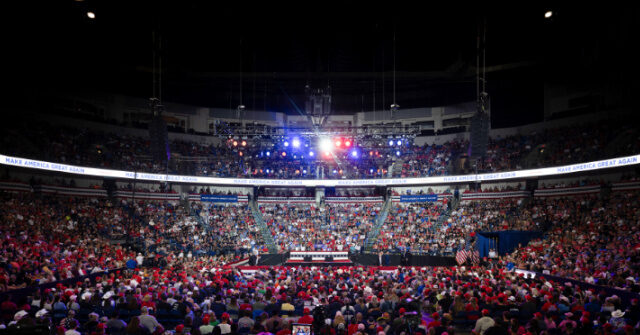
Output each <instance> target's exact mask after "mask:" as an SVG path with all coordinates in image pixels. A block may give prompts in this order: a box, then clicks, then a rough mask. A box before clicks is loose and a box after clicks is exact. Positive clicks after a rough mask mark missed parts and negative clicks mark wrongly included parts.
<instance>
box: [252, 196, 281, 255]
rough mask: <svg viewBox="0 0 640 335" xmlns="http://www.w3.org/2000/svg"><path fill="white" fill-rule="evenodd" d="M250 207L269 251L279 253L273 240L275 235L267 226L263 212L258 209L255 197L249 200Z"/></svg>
mask: <svg viewBox="0 0 640 335" xmlns="http://www.w3.org/2000/svg"><path fill="white" fill-rule="evenodd" d="M249 208H251V214H253V218H254V220H255V222H256V225H257V226H258V228H259V229H260V234H262V239H263V240H264V242H265V244H266V245H267V248H268V249H269V252H270V253H277V252H278V248H277V247H276V244H275V242H274V240H273V235H271V231H270V230H269V227H267V224H266V223H265V222H264V219H263V218H262V214H261V213H260V210H259V209H258V205H257V203H256V200H255V198H253V197H252V198H251V199H250V200H249Z"/></svg>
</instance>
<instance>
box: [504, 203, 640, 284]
mask: <svg viewBox="0 0 640 335" xmlns="http://www.w3.org/2000/svg"><path fill="white" fill-rule="evenodd" d="M638 205H640V192H638V191H628V192H614V193H613V194H612V196H611V197H610V199H607V200H606V201H603V200H600V199H598V198H597V197H596V196H593V195H592V196H584V197H582V198H581V199H576V198H567V199H554V201H553V202H552V204H547V206H546V208H542V210H543V215H545V216H547V217H548V218H549V220H550V221H552V228H551V229H550V231H549V233H548V236H547V238H546V239H544V240H537V241H534V242H531V243H530V244H529V245H527V246H524V247H522V248H520V249H518V250H516V251H514V252H513V254H512V255H511V257H513V262H514V263H515V264H517V265H518V266H519V267H522V268H526V269H532V270H536V271H539V272H542V273H547V274H551V275H556V276H561V277H566V278H573V279H577V280H581V281H585V282H588V283H593V284H598V285H606V286H613V287H619V288H624V289H629V288H631V289H632V290H633V291H634V292H639V291H638V287H637V286H636V282H637V281H639V280H640V272H639V267H638V264H640V231H639V229H638V226H639V220H640V210H639V208H640V207H639V206H638Z"/></svg>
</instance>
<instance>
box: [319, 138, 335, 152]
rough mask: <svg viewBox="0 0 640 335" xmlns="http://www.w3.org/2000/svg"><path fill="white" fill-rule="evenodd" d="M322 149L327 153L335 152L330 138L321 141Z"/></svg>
mask: <svg viewBox="0 0 640 335" xmlns="http://www.w3.org/2000/svg"><path fill="white" fill-rule="evenodd" d="M320 149H321V150H322V151H325V152H331V150H333V143H331V140H330V139H328V138H323V139H322V140H320Z"/></svg>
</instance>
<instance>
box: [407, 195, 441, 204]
mask: <svg viewBox="0 0 640 335" xmlns="http://www.w3.org/2000/svg"><path fill="white" fill-rule="evenodd" d="M435 201H438V195H437V194H420V195H401V196H400V202H435Z"/></svg>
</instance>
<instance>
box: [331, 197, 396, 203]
mask: <svg viewBox="0 0 640 335" xmlns="http://www.w3.org/2000/svg"><path fill="white" fill-rule="evenodd" d="M325 202H326V203H328V204H342V203H352V202H357V203H363V202H366V203H379V202H384V198H383V197H326V198H325Z"/></svg>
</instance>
